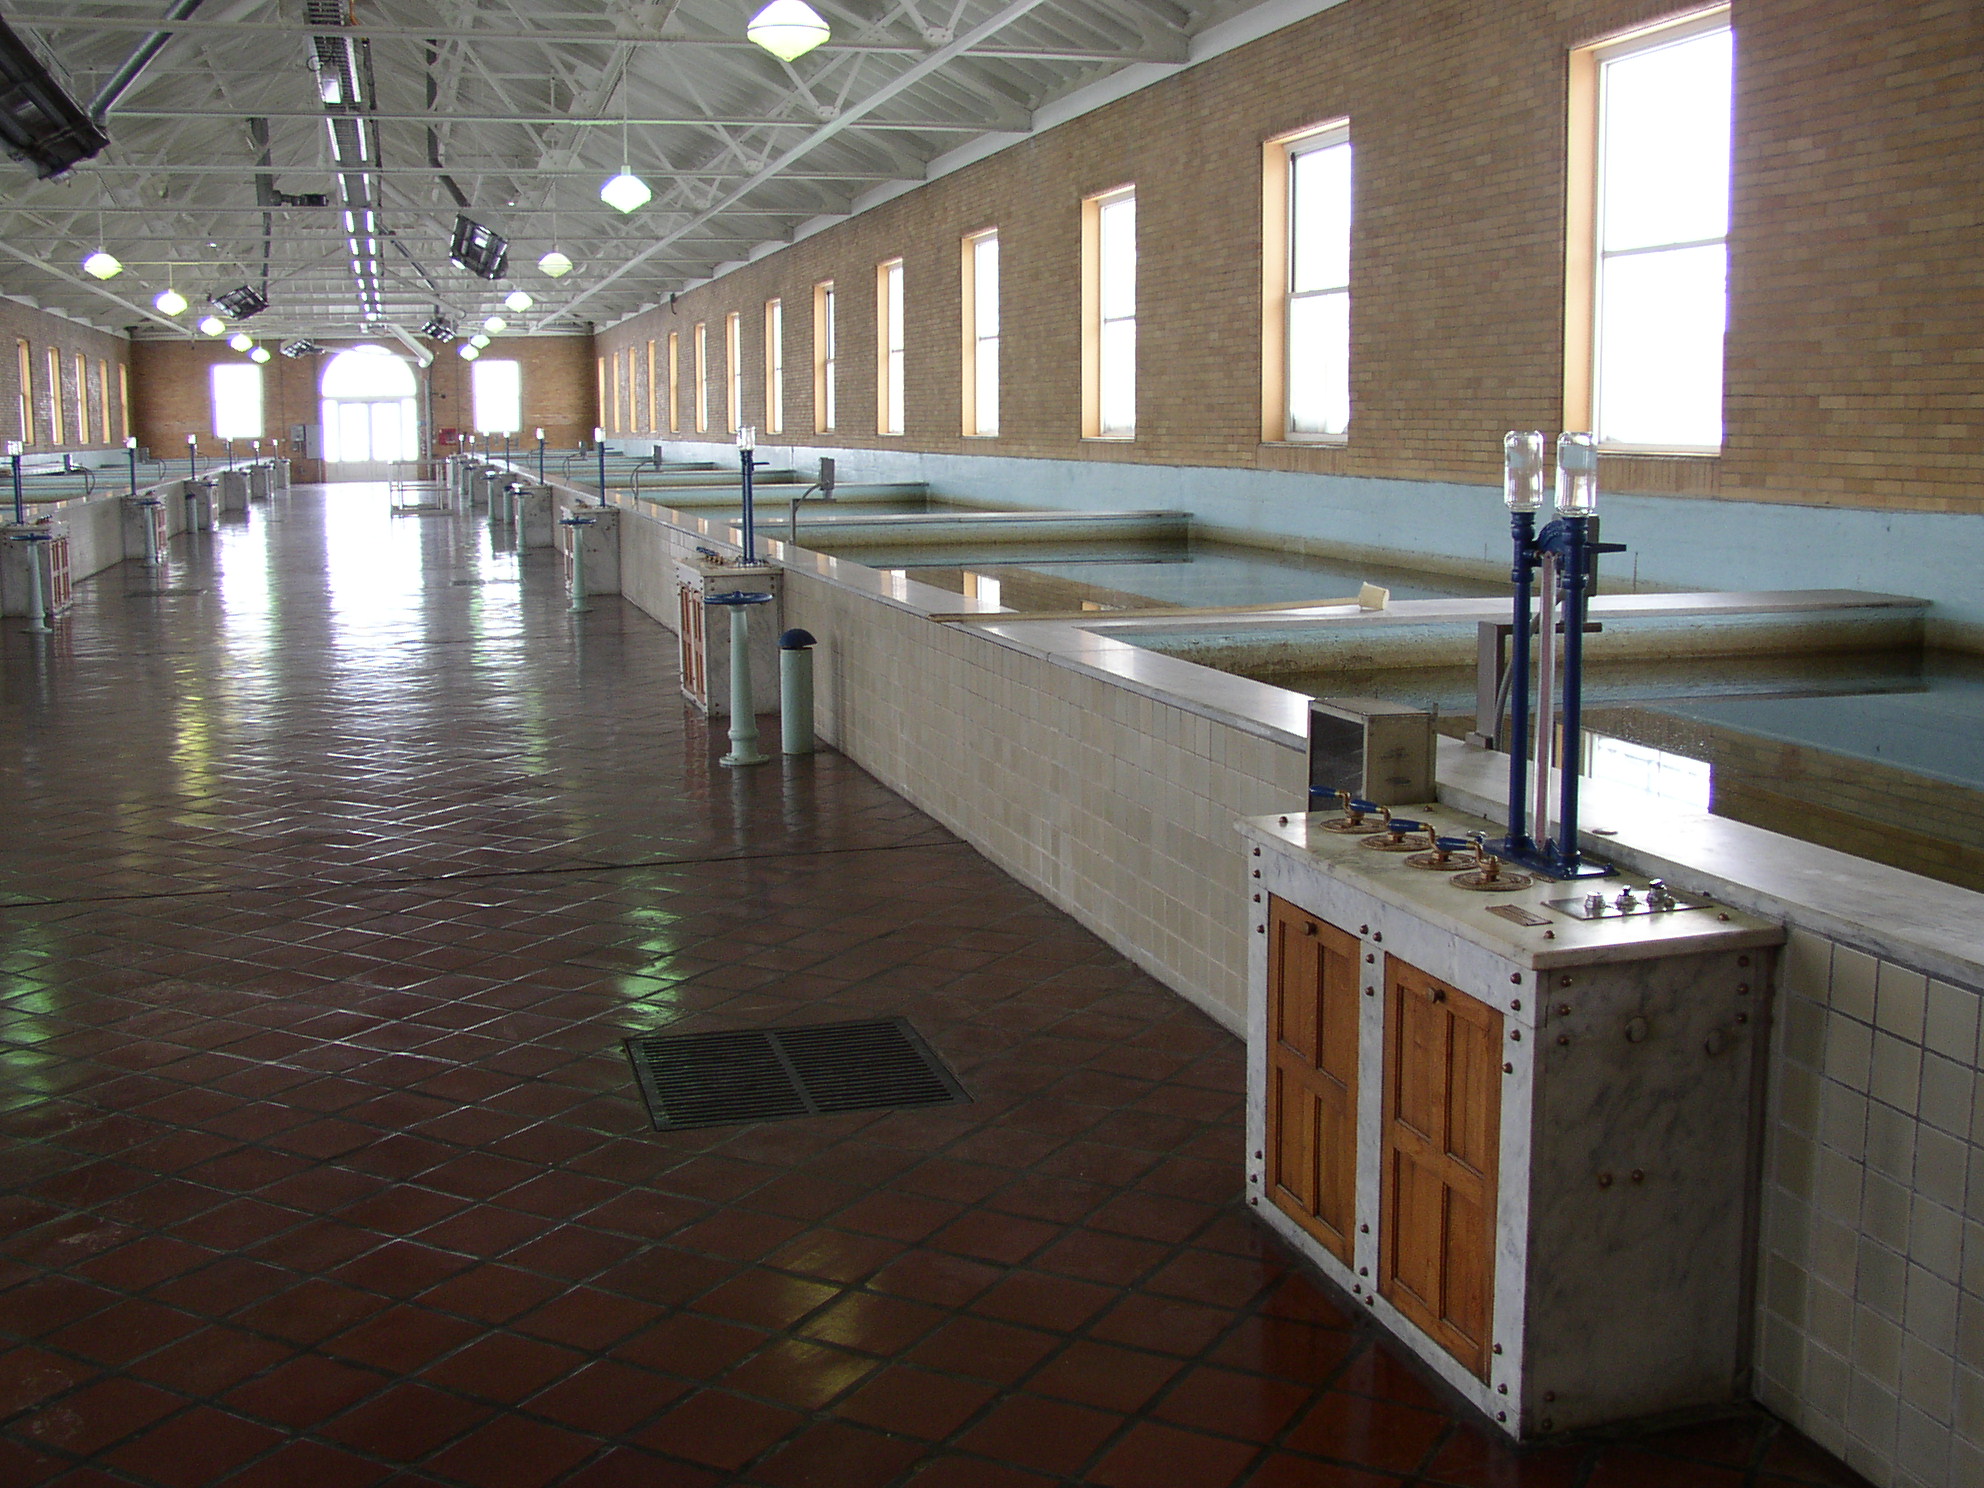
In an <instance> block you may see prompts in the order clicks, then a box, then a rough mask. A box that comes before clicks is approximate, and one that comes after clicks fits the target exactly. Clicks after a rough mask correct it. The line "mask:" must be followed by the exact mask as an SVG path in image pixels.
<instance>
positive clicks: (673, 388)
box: [668, 331, 682, 434]
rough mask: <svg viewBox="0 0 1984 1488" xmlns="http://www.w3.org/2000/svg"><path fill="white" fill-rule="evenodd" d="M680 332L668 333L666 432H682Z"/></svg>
mask: <svg viewBox="0 0 1984 1488" xmlns="http://www.w3.org/2000/svg"><path fill="white" fill-rule="evenodd" d="M681 372H682V333H681V332H680V331H670V332H669V333H668V432H669V433H671V434H680V433H681V432H682V378H681Z"/></svg>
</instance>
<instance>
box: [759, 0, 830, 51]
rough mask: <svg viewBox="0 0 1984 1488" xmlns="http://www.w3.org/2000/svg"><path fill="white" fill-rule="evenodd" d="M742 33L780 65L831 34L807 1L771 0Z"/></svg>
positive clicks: (809, 49)
mask: <svg viewBox="0 0 1984 1488" xmlns="http://www.w3.org/2000/svg"><path fill="white" fill-rule="evenodd" d="M744 34H745V35H746V36H747V37H749V38H750V39H751V40H752V41H755V42H756V43H757V44H758V45H759V46H761V47H763V48H764V49H765V50H766V51H768V52H770V53H771V54H772V55H773V56H774V57H776V58H778V59H779V60H780V61H781V62H792V61H796V60H797V59H798V58H800V57H803V56H805V55H806V54H807V53H808V52H810V51H812V50H813V48H814V47H816V46H818V45H819V44H820V43H821V42H823V41H825V40H827V38H828V37H830V36H832V35H833V33H832V32H831V31H829V30H828V29H827V23H826V22H825V21H824V20H823V19H821V16H820V13H819V12H818V11H817V10H815V9H813V7H812V6H810V5H808V4H807V3H806V0H772V3H771V4H770V5H767V6H766V7H765V8H764V9H763V10H761V11H759V12H758V13H757V14H756V15H754V16H752V17H751V23H750V24H749V25H748V26H746V27H745V28H744Z"/></svg>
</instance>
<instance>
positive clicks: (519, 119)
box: [117, 108, 1015, 134]
mask: <svg viewBox="0 0 1984 1488" xmlns="http://www.w3.org/2000/svg"><path fill="white" fill-rule="evenodd" d="M117 117H118V118H120V119H208V120H215V119H249V118H254V119H302V120H307V121H309V122H310V123H312V124H321V123H323V122H324V115H323V113H322V112H321V111H319V112H317V113H314V114H313V113H310V112H308V111H306V110H300V109H298V110H288V111H285V110H283V109H258V108H241V109H222V108H193V109H167V108H136V109H119V110H118V111H117ZM365 117H366V118H368V119H372V120H376V121H377V122H379V123H381V124H437V125H438V124H482V125H490V124H525V125H540V126H541V125H549V124H568V125H572V126H574V127H577V128H583V129H601V130H608V131H616V132H617V131H618V130H619V129H620V128H621V127H622V124H623V122H624V123H625V124H629V125H632V126H634V127H636V128H640V129H707V128H710V127H712V126H715V127H716V128H719V129H816V128H818V127H819V122H820V121H819V120H817V119H774V118H767V117H762V116H755V117H754V116H749V115H742V114H740V115H733V116H725V115H721V114H675V115H669V116H665V117H660V118H646V119H642V118H633V119H627V120H625V121H622V120H620V119H574V118H572V117H570V116H569V115H566V114H460V113H412V112H409V113H399V114H395V113H387V112H384V111H381V112H379V113H368V114H367V115H366V116H365ZM861 127H862V128H863V129H907V130H917V131H921V132H924V133H929V134H983V133H984V132H985V131H986V130H988V129H1011V128H1013V127H1015V126H1014V125H1013V123H1012V122H1011V121H1010V120H1007V121H1000V120H996V119H994V120H989V121H987V120H975V121H972V120H966V121H960V120H957V119H874V120H870V121H868V122H867V123H864V124H863V125H862V126H861Z"/></svg>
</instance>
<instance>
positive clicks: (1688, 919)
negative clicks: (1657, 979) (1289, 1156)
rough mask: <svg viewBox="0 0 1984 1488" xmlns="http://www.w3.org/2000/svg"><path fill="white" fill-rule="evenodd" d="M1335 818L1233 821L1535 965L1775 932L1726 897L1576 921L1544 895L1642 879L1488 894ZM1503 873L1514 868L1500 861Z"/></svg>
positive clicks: (1442, 826)
mask: <svg viewBox="0 0 1984 1488" xmlns="http://www.w3.org/2000/svg"><path fill="white" fill-rule="evenodd" d="M1335 816H1336V813H1334V812H1319V813H1317V814H1316V815H1313V816H1280V817H1276V816H1261V817H1250V818H1247V819H1245V820H1243V821H1242V822H1240V823H1239V827H1240V831H1241V832H1242V834H1243V835H1244V836H1245V837H1246V838H1247V839H1248V841H1250V842H1252V843H1253V844H1255V845H1256V846H1258V847H1259V848H1260V849H1261V850H1262V851H1263V852H1264V853H1268V852H1271V853H1275V854H1277V855H1279V856H1282V857H1284V858H1288V859H1291V860H1293V861H1295V862H1296V863H1298V864H1300V865H1302V866H1305V867H1308V868H1311V869H1313V870H1314V871H1316V872H1318V873H1322V874H1326V875H1328V876H1329V877H1331V878H1335V879H1339V880H1341V881H1343V882H1345V883H1348V884H1350V885H1351V886H1353V887H1355V888H1357V889H1360V890H1362V891H1363V892H1364V893H1367V894H1369V895H1370V896H1371V897H1372V898H1374V899H1377V900H1380V901H1381V902H1383V903H1385V904H1389V905H1393V906H1395V907H1396V908H1398V909H1401V910H1404V911H1405V912H1407V913H1408V914H1410V915H1412V916H1413V917H1414V918H1415V919H1418V920H1420V921H1422V922H1424V923H1426V924H1429V925H1431V926H1433V927H1434V928H1436V929H1438V930H1441V931H1444V932H1446V933H1447V934H1450V935H1455V936H1459V937H1460V938H1462V939H1464V940H1468V941H1471V942H1473V943H1474V944H1475V945H1478V946H1480V947H1482V948H1483V949H1484V950H1487V951H1491V952H1493V953H1494V954H1495V955H1497V956H1501V957H1503V958H1504V959H1506V960H1509V961H1512V962H1515V963H1516V964H1518V965H1521V966H1529V967H1533V968H1535V969H1537V970H1550V969H1553V968H1558V967H1567V966H1592V965H1598V964H1602V963H1608V962H1624V961H1647V960H1653V959H1656V958H1659V957H1665V956H1694V955H1703V954H1706V953H1708V952H1711V951H1727V950H1740V949H1745V948H1748V947H1751V946H1771V945H1777V944H1779V943H1781V942H1782V941H1783V939H1784V929H1783V927H1782V926H1780V925H1778V924H1775V923H1772V922H1771V921H1768V920H1764V919H1761V918H1758V917H1757V916H1754V915H1750V914H1745V913H1743V912H1742V911H1740V910H1737V909H1734V908H1732V907H1730V906H1728V905H1726V904H1715V905H1710V906H1709V907H1707V908H1701V909H1675V910H1670V911H1665V912H1662V913H1657V914H1635V915H1627V916H1623V917H1617V918H1609V919H1601V920H1585V919H1580V918H1578V917H1577V916H1576V915H1574V914H1572V913H1570V912H1569V911H1568V910H1566V909H1563V908H1560V907H1557V906H1556V905H1555V904H1553V903H1552V902H1551V901H1553V900H1564V899H1582V898H1583V897H1584V896H1585V895H1586V894H1589V893H1593V892H1602V893H1604V894H1605V895H1606V897H1607V898H1608V899H1609V898H1612V897H1613V896H1615V895H1617V894H1618V893H1619V891H1620V890H1621V889H1622V888H1625V887H1627V886H1631V888H1632V889H1633V890H1634V892H1635V893H1638V892H1639V891H1641V890H1643V889H1644V888H1645V887H1646V884H1647V880H1646V879H1644V878H1640V877H1636V876H1633V875H1631V874H1623V875H1621V876H1619V877H1617V878H1609V879H1588V880H1584V881H1582V882H1578V883H1563V882H1558V881H1556V880H1553V879H1546V878H1537V879H1536V880H1535V882H1534V883H1532V884H1531V885H1530V886H1529V887H1528V888H1523V889H1513V890H1506V891H1498V892H1492V893H1488V892H1480V891H1476V890H1470V889H1463V888H1459V887H1456V886H1455V885H1454V884H1452V883H1450V882H1449V881H1448V880H1449V875H1448V874H1446V873H1442V872H1437V871H1433V870H1430V869H1423V868H1413V867H1409V866H1407V864H1406V861H1405V859H1406V858H1407V856H1409V855H1408V854H1406V853H1395V852H1378V851H1374V850H1373V849H1371V848H1369V847H1366V846H1364V845H1363V839H1364V837H1365V836H1366V835H1369V834H1366V833H1361V832H1359V833H1350V832H1332V831H1328V830H1326V829H1325V828H1324V827H1323V825H1322V824H1323V823H1324V822H1326V821H1329V820H1331V819H1333V818H1334V817H1335ZM1415 819H1419V820H1425V821H1428V822H1430V823H1431V824H1432V825H1434V826H1437V827H1438V828H1439V830H1440V833H1441V835H1442V836H1461V835H1463V834H1465V833H1467V832H1472V831H1483V832H1487V833H1489V834H1490V835H1491V836H1493V835H1496V834H1498V833H1499V832H1500V830H1501V829H1500V827H1499V826H1497V824H1495V823H1493V822H1490V821H1488V820H1486V819H1485V818H1482V817H1477V816H1468V815H1464V814H1463V813H1461V812H1458V811H1455V810H1453V809H1451V808H1445V807H1443V808H1440V809H1438V810H1434V811H1431V812H1423V813H1419V814H1417V816H1416V818H1415ZM1503 871H1504V872H1510V873H1513V872H1518V871H1520V870H1518V869H1516V868H1515V867H1514V866H1513V865H1510V866H1507V867H1505V868H1504V870H1503ZM1498 907H1513V908H1515V909H1519V910H1521V911H1523V912H1524V914H1525V915H1526V916H1527V917H1528V918H1530V919H1533V920H1536V921H1538V923H1536V924H1522V923H1518V922H1516V921H1515V920H1512V919H1507V918H1504V917H1503V916H1501V915H1499V914H1496V913H1494V912H1493V911H1495V910H1496V909H1497V908H1498Z"/></svg>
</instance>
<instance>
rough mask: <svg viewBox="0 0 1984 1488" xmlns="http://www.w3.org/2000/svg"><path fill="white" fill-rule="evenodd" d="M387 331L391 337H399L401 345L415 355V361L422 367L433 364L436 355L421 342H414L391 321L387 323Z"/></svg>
mask: <svg viewBox="0 0 1984 1488" xmlns="http://www.w3.org/2000/svg"><path fill="white" fill-rule="evenodd" d="M386 330H387V332H388V333H389V334H390V335H393V336H395V337H397V338H398V339H399V341H400V342H401V344H403V345H404V346H405V347H406V349H407V350H408V351H410V352H412V353H413V359H414V360H415V361H416V362H418V363H420V365H421V366H423V367H426V366H429V365H431V364H432V363H433V361H434V353H433V352H432V351H431V350H429V349H428V348H427V347H426V346H424V345H422V344H421V343H420V342H419V341H416V340H414V338H413V337H412V336H411V335H409V334H408V333H407V332H406V331H404V330H402V329H401V328H400V327H399V326H398V325H396V324H394V323H393V322H392V321H390V320H389V321H387V322H386Z"/></svg>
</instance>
